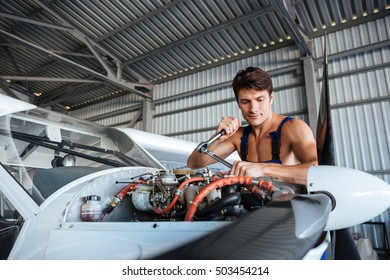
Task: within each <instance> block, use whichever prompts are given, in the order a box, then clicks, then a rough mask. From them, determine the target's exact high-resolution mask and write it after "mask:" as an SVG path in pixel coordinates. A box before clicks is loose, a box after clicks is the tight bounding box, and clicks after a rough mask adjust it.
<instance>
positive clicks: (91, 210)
mask: <svg viewBox="0 0 390 280" xmlns="http://www.w3.org/2000/svg"><path fill="white" fill-rule="evenodd" d="M210 141H212V139H210V140H208V141H206V142H202V143H201V144H202V145H200V148H202V149H200V148H199V150H200V151H201V152H205V151H206V152H207V145H206V146H205V145H204V144H205V143H206V144H207V143H210ZM198 147H199V145H198V146H197V144H196V143H191V142H188V141H182V140H178V139H172V138H169V137H165V136H161V135H155V134H152V133H147V132H141V131H137V130H134V129H129V128H121V129H119V128H110V127H105V126H102V125H99V124H96V123H91V122H87V121H84V120H79V119H75V118H72V117H69V116H66V115H63V114H59V113H56V112H53V111H49V110H45V109H43V108H38V107H36V106H34V105H32V104H29V103H26V102H23V101H20V100H17V99H13V98H11V97H8V96H6V95H2V94H0V163H1V164H0V178H1V179H0V259H10V260H14V259H22V260H27V259H36V260H45V259H56V260H59V259H68V260H69V259H71V260H75V259H89V260H93V259H104V260H105V259H116V260H118V259H124V260H130V259H269V260H270V259H275V260H279V259H320V258H321V256H322V255H323V254H324V252H325V250H326V249H327V248H328V245H329V242H330V235H329V231H332V230H337V229H342V228H347V227H350V226H353V225H357V224H360V223H363V222H366V221H367V220H369V219H372V218H374V217H375V216H377V215H379V214H380V213H382V212H383V211H385V210H386V209H387V208H389V207H390V186H389V184H387V183H386V182H384V181H383V180H381V179H379V178H377V177H375V176H373V175H370V174H368V173H365V172H362V171H359V170H354V169H349V168H344V167H336V166H313V167H311V168H310V169H309V173H308V184H307V186H306V187H305V188H304V190H306V191H305V192H301V190H302V186H294V185H291V184H288V183H284V182H279V181H276V180H274V179H272V178H267V177H264V178H251V177H238V176H229V175H226V174H227V173H226V171H227V170H228V169H227V168H228V166H229V162H230V163H231V162H232V160H234V155H233V157H232V158H227V159H226V161H224V162H222V163H221V164H216V165H213V166H210V167H208V168H205V169H202V170H196V171H194V170H190V169H188V168H186V159H187V157H188V155H189V154H190V153H191V152H192V151H193V150H194V149H195V148H198ZM362 205H365V207H362Z"/></svg>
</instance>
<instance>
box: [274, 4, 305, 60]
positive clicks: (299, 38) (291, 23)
mask: <svg viewBox="0 0 390 280" xmlns="http://www.w3.org/2000/svg"><path fill="white" fill-rule="evenodd" d="M270 3H271V6H272V7H273V9H274V10H275V13H276V15H277V16H278V17H279V19H280V23H281V24H282V26H283V27H284V28H285V29H286V30H287V32H288V33H290V34H289V35H290V36H291V38H292V39H293V40H294V42H295V44H296V45H297V46H298V48H299V50H300V52H301V54H302V55H304V56H310V55H311V54H312V46H311V38H309V36H308V35H307V34H309V32H307V31H306V30H304V29H303V27H302V26H300V25H299V24H298V23H297V21H296V19H297V15H296V12H295V8H294V6H293V5H292V4H291V3H290V1H283V0H274V1H270ZM292 16H294V17H295V19H293V18H292ZM303 33H305V34H303Z"/></svg>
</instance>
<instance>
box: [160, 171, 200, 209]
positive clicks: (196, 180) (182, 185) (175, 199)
mask: <svg viewBox="0 0 390 280" xmlns="http://www.w3.org/2000/svg"><path fill="white" fill-rule="evenodd" d="M204 180H205V179H204V178H203V177H195V178H190V179H187V180H185V181H183V182H182V183H181V184H180V185H179V187H178V188H177V190H176V192H177V191H179V190H182V189H183V188H184V187H185V186H186V185H188V184H189V183H192V182H202V181H204ZM178 199H179V194H178V193H176V194H175V197H174V198H173V199H172V201H171V203H169V205H168V206H167V207H166V208H164V209H163V210H158V209H157V206H156V205H154V207H153V210H154V212H155V213H156V214H159V215H162V214H165V213H166V212H168V211H169V210H171V209H172V207H173V206H174V205H175V204H176V202H177V200H178Z"/></svg>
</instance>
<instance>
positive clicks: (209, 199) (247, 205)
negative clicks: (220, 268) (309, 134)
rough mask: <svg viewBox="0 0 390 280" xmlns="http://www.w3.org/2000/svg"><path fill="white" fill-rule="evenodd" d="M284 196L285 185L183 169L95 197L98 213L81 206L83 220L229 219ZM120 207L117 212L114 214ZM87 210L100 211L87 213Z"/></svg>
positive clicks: (150, 176)
mask: <svg viewBox="0 0 390 280" xmlns="http://www.w3.org/2000/svg"><path fill="white" fill-rule="evenodd" d="M284 193H294V191H293V190H292V189H291V188H288V187H282V188H280V187H278V188H276V187H274V185H273V184H272V182H271V181H267V180H257V179H253V178H252V177H240V176H230V175H226V174H223V173H219V172H215V173H214V172H212V171H211V170H209V169H204V170H202V171H201V172H198V173H195V172H194V171H192V170H187V169H181V170H160V171H159V172H157V173H153V174H152V173H149V174H144V175H142V176H138V177H137V178H134V180H132V181H131V182H128V183H127V185H126V186H125V187H124V188H122V189H121V190H120V192H119V193H117V194H116V195H115V196H113V197H112V198H110V199H109V200H108V201H106V202H100V200H97V199H96V198H94V199H95V202H96V200H97V201H98V203H100V205H101V208H100V209H102V210H99V208H96V209H97V210H96V209H94V208H93V207H92V205H93V204H92V203H91V201H90V200H89V201H86V203H85V204H84V206H85V205H87V204H88V205H90V206H91V208H90V209H88V207H87V209H85V208H82V209H83V211H84V213H82V214H84V216H83V215H81V219H82V220H84V221H92V220H93V221H97V220H99V221H103V220H118V218H117V217H118V214H115V212H116V211H117V212H121V213H122V214H121V215H122V216H123V212H124V210H123V209H124V208H125V209H126V218H120V220H126V221H152V220H156V221H157V220H158V221H161V220H167V221H217V220H218V221H221V220H223V221H229V220H233V219H235V218H237V217H239V216H241V215H243V214H245V213H247V212H248V211H251V210H253V209H256V208H259V207H262V206H263V205H264V203H267V202H268V201H270V200H271V199H272V197H275V195H281V194H284ZM123 204H126V206H125V207H123ZM119 205H121V210H117V208H119V207H118V206H119ZM89 210H91V211H92V212H93V211H94V210H96V211H97V212H98V213H96V214H97V215H92V214H91V215H90V216H88V215H85V213H88V211H89ZM97 216H100V218H99V219H97ZM111 216H116V218H112V217H111Z"/></svg>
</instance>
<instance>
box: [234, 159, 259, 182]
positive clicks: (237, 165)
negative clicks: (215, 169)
mask: <svg viewBox="0 0 390 280" xmlns="http://www.w3.org/2000/svg"><path fill="white" fill-rule="evenodd" d="M265 165H266V164H263V163H254V162H247V161H239V160H236V161H235V162H234V163H233V167H232V169H231V170H230V175H237V176H247V177H254V178H258V177H262V176H264V170H263V167H264V166H265Z"/></svg>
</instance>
